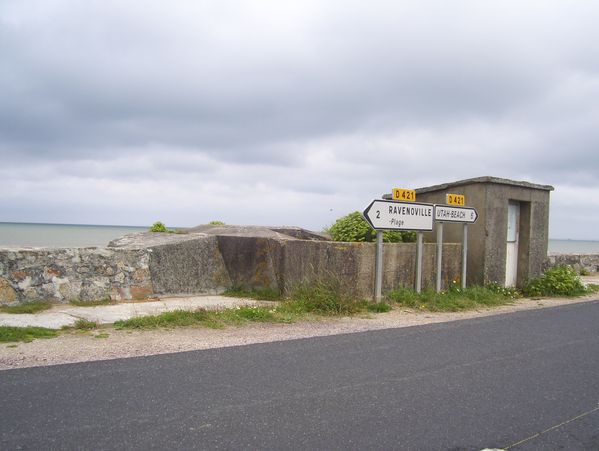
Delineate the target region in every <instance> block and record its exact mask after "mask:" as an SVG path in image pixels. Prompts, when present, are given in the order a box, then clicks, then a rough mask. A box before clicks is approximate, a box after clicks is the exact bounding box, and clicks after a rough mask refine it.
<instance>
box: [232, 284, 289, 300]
mask: <svg viewBox="0 0 599 451" xmlns="http://www.w3.org/2000/svg"><path fill="white" fill-rule="evenodd" d="M223 295H224V296H230V297H235V298H250V299H257V300H259V301H280V300H281V293H280V292H279V291H278V290H273V289H272V288H250V289H247V288H243V287H241V286H239V285H234V286H232V287H231V288H229V289H228V290H226V291H225V292H224V293H223Z"/></svg>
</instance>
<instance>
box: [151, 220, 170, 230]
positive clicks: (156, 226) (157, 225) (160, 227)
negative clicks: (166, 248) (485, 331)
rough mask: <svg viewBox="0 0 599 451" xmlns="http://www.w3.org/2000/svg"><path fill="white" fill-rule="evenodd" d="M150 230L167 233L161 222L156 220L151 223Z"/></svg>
mask: <svg viewBox="0 0 599 451" xmlns="http://www.w3.org/2000/svg"><path fill="white" fill-rule="evenodd" d="M150 232H156V233H167V232H168V229H167V228H166V226H165V225H164V224H163V223H162V222H160V221H156V222H155V223H154V224H152V227H150Z"/></svg>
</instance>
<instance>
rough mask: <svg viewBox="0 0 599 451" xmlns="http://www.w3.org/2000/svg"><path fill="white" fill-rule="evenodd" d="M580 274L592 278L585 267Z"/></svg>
mask: <svg viewBox="0 0 599 451" xmlns="http://www.w3.org/2000/svg"><path fill="white" fill-rule="evenodd" d="M578 273H579V274H580V275H581V276H590V275H591V273H590V272H589V270H588V269H586V268H585V267H584V266H583V267H582V268H580V271H578Z"/></svg>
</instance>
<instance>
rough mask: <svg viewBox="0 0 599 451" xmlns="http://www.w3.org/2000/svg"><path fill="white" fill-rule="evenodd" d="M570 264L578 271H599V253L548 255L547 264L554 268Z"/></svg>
mask: <svg viewBox="0 0 599 451" xmlns="http://www.w3.org/2000/svg"><path fill="white" fill-rule="evenodd" d="M562 265H569V266H571V267H572V268H574V269H575V270H576V271H577V272H580V271H582V270H585V271H587V272H589V273H597V272H599V255H598V254H556V255H549V256H548V257H547V266H548V267H549V268H553V267H555V266H562Z"/></svg>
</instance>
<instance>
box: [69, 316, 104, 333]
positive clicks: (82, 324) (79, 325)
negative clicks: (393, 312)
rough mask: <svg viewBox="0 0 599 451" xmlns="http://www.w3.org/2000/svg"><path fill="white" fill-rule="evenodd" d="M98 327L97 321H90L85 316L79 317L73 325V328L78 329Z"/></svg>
mask: <svg viewBox="0 0 599 451" xmlns="http://www.w3.org/2000/svg"><path fill="white" fill-rule="evenodd" d="M96 327H98V324H97V323H95V322H94V321H88V320H86V319H83V318H79V319H78V320H77V321H75V324H74V325H73V329H77V330H93V329H95V328H96Z"/></svg>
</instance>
